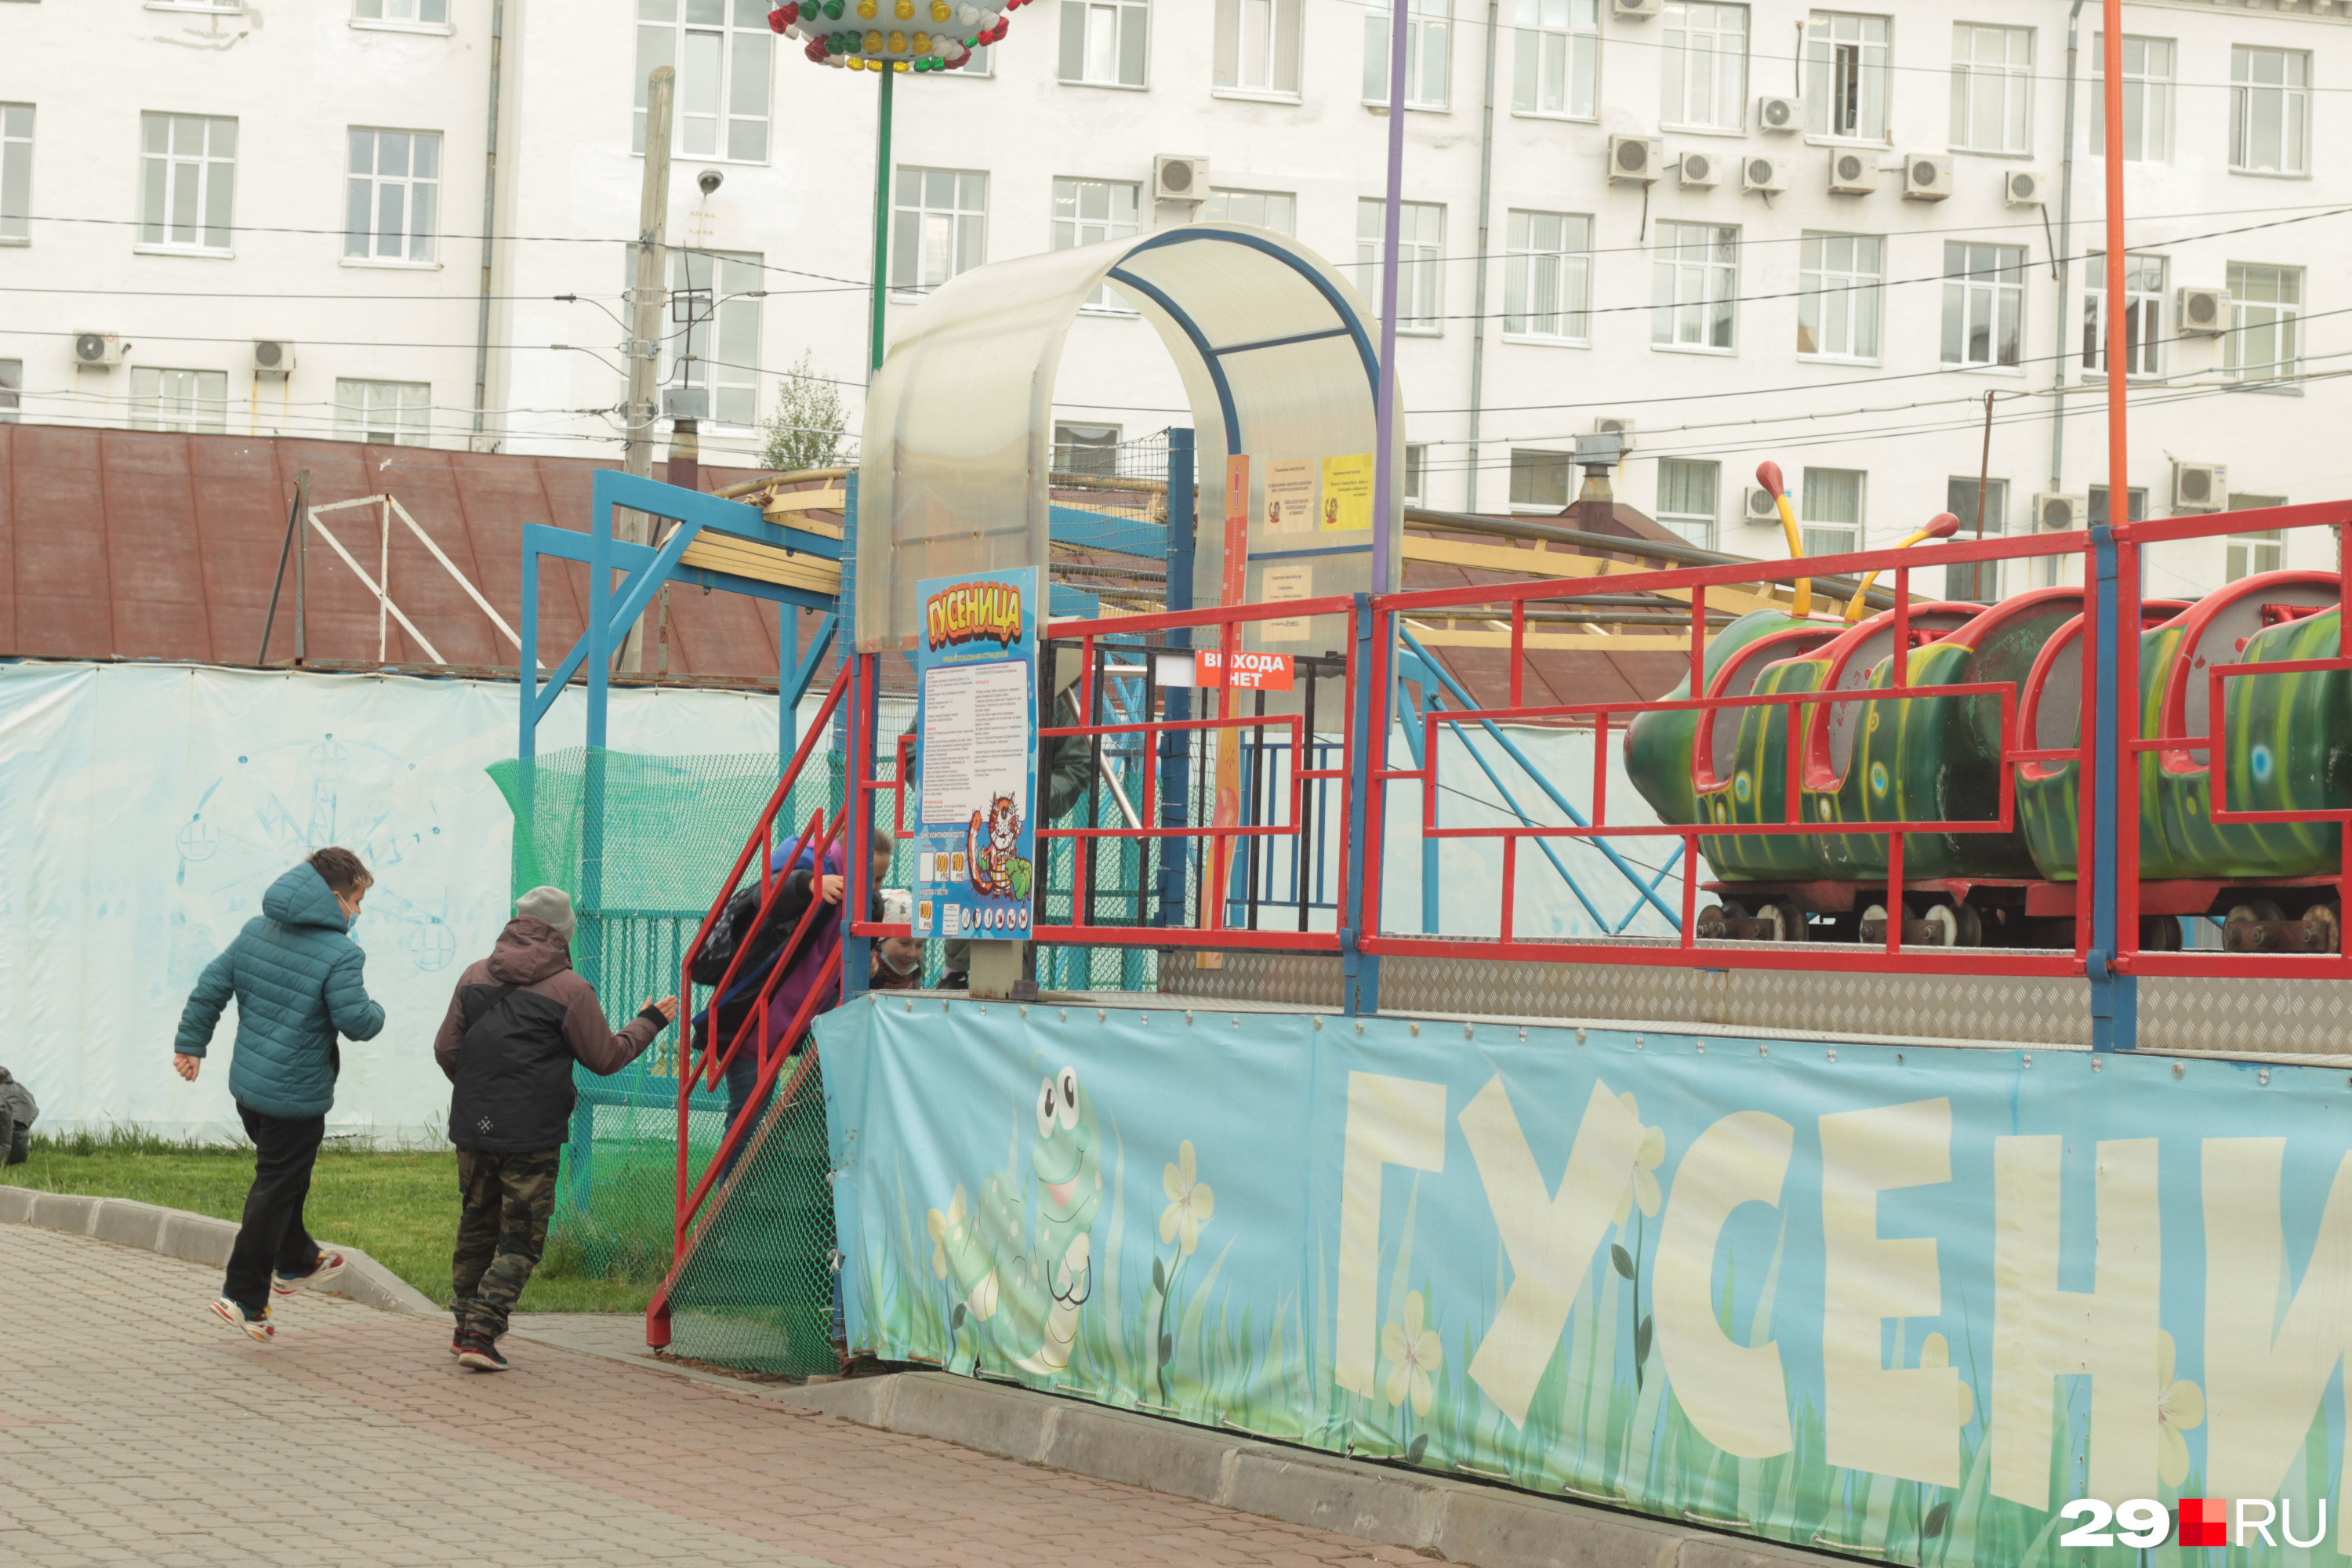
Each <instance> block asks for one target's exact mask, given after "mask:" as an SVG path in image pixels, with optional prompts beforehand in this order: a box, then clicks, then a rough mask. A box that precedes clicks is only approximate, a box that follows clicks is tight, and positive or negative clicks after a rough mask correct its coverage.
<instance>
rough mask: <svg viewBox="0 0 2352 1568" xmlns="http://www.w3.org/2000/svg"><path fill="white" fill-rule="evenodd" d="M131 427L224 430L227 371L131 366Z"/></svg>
mask: <svg viewBox="0 0 2352 1568" xmlns="http://www.w3.org/2000/svg"><path fill="white" fill-rule="evenodd" d="M131 428H132V429H133V430H200V431H201V430H214V431H219V430H226V429H227V428H228V372H226V371H225V370H163V369H159V368H157V367H156V366H154V365H134V366H132V367H131Z"/></svg>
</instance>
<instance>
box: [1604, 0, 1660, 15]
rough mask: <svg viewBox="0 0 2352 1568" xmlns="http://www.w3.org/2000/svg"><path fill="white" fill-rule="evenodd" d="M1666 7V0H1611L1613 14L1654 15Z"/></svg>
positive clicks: (1611, 12)
mask: <svg viewBox="0 0 2352 1568" xmlns="http://www.w3.org/2000/svg"><path fill="white" fill-rule="evenodd" d="M1665 8H1666V6H1665V0H1609V14H1610V15H1611V16H1656V15H1657V14H1658V13H1659V12H1661V11H1663V10H1664V9H1665Z"/></svg>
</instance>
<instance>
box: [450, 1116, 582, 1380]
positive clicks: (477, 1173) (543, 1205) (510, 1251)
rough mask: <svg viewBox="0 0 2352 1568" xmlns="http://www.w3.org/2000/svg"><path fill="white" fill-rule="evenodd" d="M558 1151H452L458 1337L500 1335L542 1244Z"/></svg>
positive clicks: (551, 1203)
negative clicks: (460, 1206)
mask: <svg viewBox="0 0 2352 1568" xmlns="http://www.w3.org/2000/svg"><path fill="white" fill-rule="evenodd" d="M561 1156H562V1150H560V1149H542V1150H539V1151H536V1152H532V1153H529V1154H505V1153H491V1152H485V1151H482V1150H477V1149H460V1150H458V1151H457V1191H458V1195H459V1196H460V1197H461V1198H462V1199H463V1201H464V1205H465V1207H464V1210H463V1212H462V1213H461V1214H460V1215H458V1218H457V1255H456V1256H455V1257H454V1258H451V1260H450V1270H449V1274H450V1284H451V1286H452V1287H453V1288H454V1289H455V1291H456V1295H457V1301H456V1304H455V1307H454V1309H453V1310H455V1311H456V1312H457V1331H458V1332H459V1333H461V1334H464V1333H476V1334H485V1335H488V1337H490V1338H491V1339H496V1338H498V1336H499V1335H500V1334H503V1333H505V1332H506V1331H507V1314H508V1313H509V1312H510V1311H512V1310H514V1304H515V1298H517V1297H518V1296H520V1295H521V1294H522V1288H523V1287H524V1286H525V1285H528V1284H529V1283H530V1272H531V1270H532V1269H534V1268H538V1267H539V1255H540V1253H541V1251H543V1250H544V1249H545V1248H546V1247H547V1222H548V1218H549V1216H550V1215H552V1214H554V1212H555V1173H556V1168H557V1165H558V1163H559V1162H560V1159H561Z"/></svg>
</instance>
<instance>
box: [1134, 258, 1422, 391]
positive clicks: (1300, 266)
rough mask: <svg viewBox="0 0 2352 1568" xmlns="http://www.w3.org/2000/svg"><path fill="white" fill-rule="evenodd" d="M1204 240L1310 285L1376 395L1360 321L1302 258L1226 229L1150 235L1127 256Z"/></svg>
mask: <svg viewBox="0 0 2352 1568" xmlns="http://www.w3.org/2000/svg"><path fill="white" fill-rule="evenodd" d="M1204 239H1206V240H1217V241H1221V242H1223V243H1224V244H1227V245H1242V246H1247V247H1249V248H1250V249H1252V250H1255V251H1258V252H1260V253H1262V254H1264V255H1266V256H1271V257H1273V258H1275V259H1276V261H1279V262H1281V263H1282V264H1283V265H1284V266H1285V267H1287V268H1290V269H1291V270H1292V271H1293V272H1296V273H1297V274H1298V275H1299V276H1300V277H1301V278H1304V279H1307V282H1308V283H1309V284H1311V285H1313V287H1314V289H1315V291H1316V292H1317V293H1318V294H1320V295H1322V296H1323V298H1324V300H1326V301H1327V302H1328V304H1329V305H1330V307H1331V313H1332V314H1333V315H1335V316H1337V317H1339V321H1340V324H1341V325H1342V326H1344V327H1346V328H1347V330H1348V336H1349V337H1350V338H1351V339H1353V340H1354V341H1355V344H1356V355H1357V357H1358V358H1359V359H1360V360H1361V361H1362V362H1363V365H1364V379H1365V380H1366V381H1368V382H1370V384H1371V387H1372V390H1373V394H1374V395H1378V394H1379V390H1380V384H1381V356H1380V353H1379V352H1378V351H1377V350H1375V349H1374V348H1373V347H1372V340H1371V336H1370V334H1369V333H1368V332H1366V331H1364V323H1363V321H1362V320H1361V319H1360V317H1358V316H1357V314H1356V311H1355V307H1354V306H1352V305H1350V304H1349V302H1348V297H1347V296H1346V295H1345V294H1342V293H1341V292H1340V291H1339V286H1338V285H1337V284H1335V283H1333V282H1332V281H1331V280H1330V279H1328V278H1326V277H1324V276H1323V274H1322V273H1320V272H1318V271H1317V270H1316V269H1315V268H1313V267H1310V266H1308V265H1307V261H1306V258H1303V257H1300V256H1297V255H1295V254H1293V253H1292V252H1290V251H1288V250H1286V249H1284V248H1283V247H1281V246H1278V245H1276V244H1274V243H1273V242H1271V241H1270V240H1265V239H1261V238H1259V237H1257V236H1256V235H1254V234H1244V233H1241V232H1239V231H1238V230H1234V229H1227V228H1171V229H1170V230H1169V231H1168V232H1167V233H1165V234H1155V235H1153V236H1152V237H1150V239H1147V240H1145V241H1144V242H1143V243H1142V244H1141V245H1139V246H1137V247H1135V248H1134V249H1133V250H1130V251H1129V252H1128V255H1129V256H1131V257H1132V256H1140V255H1142V254H1143V253H1144V252H1145V251H1147V250H1159V249H1160V248H1162V247H1166V246H1171V245H1185V244H1190V243H1192V242H1193V241H1196V240H1204ZM1121 281H1124V279H1122V280H1121Z"/></svg>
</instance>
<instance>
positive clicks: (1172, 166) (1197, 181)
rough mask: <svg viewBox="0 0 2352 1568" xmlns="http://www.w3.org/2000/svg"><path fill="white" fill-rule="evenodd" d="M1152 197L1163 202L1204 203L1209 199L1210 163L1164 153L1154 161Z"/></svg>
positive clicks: (1200, 159) (1203, 159)
mask: <svg viewBox="0 0 2352 1568" xmlns="http://www.w3.org/2000/svg"><path fill="white" fill-rule="evenodd" d="M1151 194H1152V195H1153V196H1154V197H1155V198H1157V199H1158V200H1160V201H1163V202H1197V201H1205V200H1206V199H1207V198H1208V195H1209V161H1208V160H1207V159H1206V158H1193V157H1187V156H1184V155H1182V154H1180V153H1160V155H1159V156H1158V157H1156V158H1154V159H1152V160H1151Z"/></svg>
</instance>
